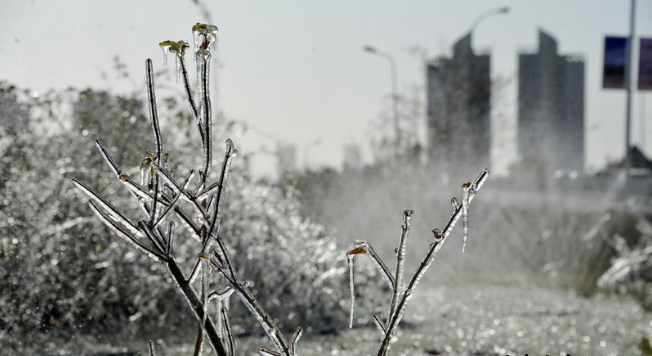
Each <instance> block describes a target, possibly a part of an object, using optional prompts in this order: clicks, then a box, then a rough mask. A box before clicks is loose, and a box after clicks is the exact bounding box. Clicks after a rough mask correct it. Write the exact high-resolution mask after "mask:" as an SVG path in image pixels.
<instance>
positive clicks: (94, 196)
mask: <svg viewBox="0 0 652 356" xmlns="http://www.w3.org/2000/svg"><path fill="white" fill-rule="evenodd" d="M72 181H73V182H74V183H75V185H76V186H77V188H79V190H81V191H82V192H84V194H86V195H87V196H88V197H90V198H91V199H92V200H94V201H95V202H97V203H98V204H99V205H100V206H101V207H102V208H103V209H104V210H107V211H108V213H109V215H110V216H111V217H113V219H115V220H116V221H119V222H120V223H122V224H123V225H125V227H126V228H127V229H129V230H130V231H131V233H133V234H136V235H142V234H141V233H140V232H139V231H138V228H137V227H136V225H134V224H133V223H132V222H131V221H129V219H127V217H126V216H124V215H122V214H121V213H120V212H119V211H118V210H117V209H116V208H115V207H114V206H113V205H112V204H111V203H109V201H108V200H106V199H104V198H102V197H101V196H100V195H99V194H97V193H96V192H95V191H94V190H93V189H91V188H90V187H89V186H87V185H86V184H84V183H82V182H81V181H79V180H77V179H76V178H73V179H72Z"/></svg>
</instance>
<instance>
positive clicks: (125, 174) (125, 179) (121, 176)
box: [120, 173, 129, 182]
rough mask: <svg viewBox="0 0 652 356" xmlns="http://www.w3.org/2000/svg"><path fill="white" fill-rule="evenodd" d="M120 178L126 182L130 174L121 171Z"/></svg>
mask: <svg viewBox="0 0 652 356" xmlns="http://www.w3.org/2000/svg"><path fill="white" fill-rule="evenodd" d="M120 180H121V181H123V182H126V181H128V180H129V175H128V174H127V173H120Z"/></svg>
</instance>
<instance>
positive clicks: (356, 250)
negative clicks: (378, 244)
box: [346, 247, 367, 256]
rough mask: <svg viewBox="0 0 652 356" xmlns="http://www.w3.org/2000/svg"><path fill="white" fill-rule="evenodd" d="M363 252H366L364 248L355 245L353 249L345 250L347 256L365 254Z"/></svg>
mask: <svg viewBox="0 0 652 356" xmlns="http://www.w3.org/2000/svg"><path fill="white" fill-rule="evenodd" d="M365 253H367V249H366V248H362V247H356V248H354V249H353V250H351V251H349V252H347V253H346V255H347V256H353V255H362V254H365Z"/></svg>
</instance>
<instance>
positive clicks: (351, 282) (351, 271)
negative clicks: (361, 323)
mask: <svg viewBox="0 0 652 356" xmlns="http://www.w3.org/2000/svg"><path fill="white" fill-rule="evenodd" d="M354 258H355V254H347V255H346V260H347V264H348V266H349V290H350V292H351V310H350V314H349V328H352V327H353V310H354V308H355V281H354V280H353V275H354V267H353V259H354Z"/></svg>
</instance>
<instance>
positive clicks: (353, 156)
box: [342, 144, 362, 171]
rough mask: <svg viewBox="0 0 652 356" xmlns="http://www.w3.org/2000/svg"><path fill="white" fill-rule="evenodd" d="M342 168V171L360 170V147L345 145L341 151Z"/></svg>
mask: <svg viewBox="0 0 652 356" xmlns="http://www.w3.org/2000/svg"><path fill="white" fill-rule="evenodd" d="M342 153H343V156H344V160H343V168H344V170H345V171H346V170H355V169H360V168H362V149H361V148H360V145H356V144H350V145H345V146H344V149H343V152H342Z"/></svg>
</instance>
